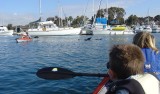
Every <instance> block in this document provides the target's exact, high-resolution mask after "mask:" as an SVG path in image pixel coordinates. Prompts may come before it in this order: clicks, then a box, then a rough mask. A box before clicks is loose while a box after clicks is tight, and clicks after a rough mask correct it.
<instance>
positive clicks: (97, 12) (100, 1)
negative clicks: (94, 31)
mask: <svg viewBox="0 0 160 94" xmlns="http://www.w3.org/2000/svg"><path fill="white" fill-rule="evenodd" d="M101 3H102V0H100V3H99V7H98V10H100V6H101ZM97 13H98V11H97ZM97 13H96V15H95V16H94V15H93V16H94V20H93V23H92V27H93V25H94V23H95V19H96V17H97Z"/></svg>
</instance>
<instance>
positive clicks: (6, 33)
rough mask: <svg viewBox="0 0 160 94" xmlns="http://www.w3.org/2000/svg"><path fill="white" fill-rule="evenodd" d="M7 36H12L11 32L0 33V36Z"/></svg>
mask: <svg viewBox="0 0 160 94" xmlns="http://www.w3.org/2000/svg"><path fill="white" fill-rule="evenodd" d="M7 35H13V30H9V31H1V32H0V36H7Z"/></svg>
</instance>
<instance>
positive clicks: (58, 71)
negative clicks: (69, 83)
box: [36, 67, 75, 80]
mask: <svg viewBox="0 0 160 94" xmlns="http://www.w3.org/2000/svg"><path fill="white" fill-rule="evenodd" d="M73 74H74V72H72V71H70V70H67V69H64V68H59V67H46V68H42V69H40V70H38V71H37V73H36V75H37V76H38V77H40V78H43V79H47V80H59V79H67V78H73V77H75V76H74V75H73Z"/></svg>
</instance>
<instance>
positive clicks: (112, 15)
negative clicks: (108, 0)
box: [47, 7, 160, 27]
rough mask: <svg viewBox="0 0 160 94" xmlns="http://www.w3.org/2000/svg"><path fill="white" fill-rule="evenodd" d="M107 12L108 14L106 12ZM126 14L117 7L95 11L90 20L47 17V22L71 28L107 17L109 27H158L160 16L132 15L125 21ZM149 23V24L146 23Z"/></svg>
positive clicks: (86, 18)
mask: <svg viewBox="0 0 160 94" xmlns="http://www.w3.org/2000/svg"><path fill="white" fill-rule="evenodd" d="M107 11H108V12H107ZM125 15H126V12H125V10H124V9H123V8H119V7H110V8H108V10H107V9H100V10H98V11H97V14H95V15H94V16H92V18H91V19H89V18H88V17H86V16H84V15H81V16H77V17H76V18H73V17H72V16H69V17H65V19H61V18H60V17H58V16H55V17H49V18H47V21H49V20H52V21H54V22H55V24H57V25H58V26H72V27H79V26H83V25H84V24H85V23H86V22H87V21H89V23H93V21H94V18H95V17H96V18H97V17H107V18H108V24H109V25H115V24H120V25H121V24H126V25H129V26H131V25H137V24H140V25H142V24H151V22H155V23H156V24H158V25H160V15H156V16H155V17H151V16H146V17H138V16H136V15H134V14H132V15H130V16H129V17H128V18H127V19H124V16H125ZM148 22H149V23H148Z"/></svg>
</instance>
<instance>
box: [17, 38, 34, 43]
mask: <svg viewBox="0 0 160 94" xmlns="http://www.w3.org/2000/svg"><path fill="white" fill-rule="evenodd" d="M16 41H17V42H18V43H19V42H28V41H32V39H31V38H18V39H16Z"/></svg>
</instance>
